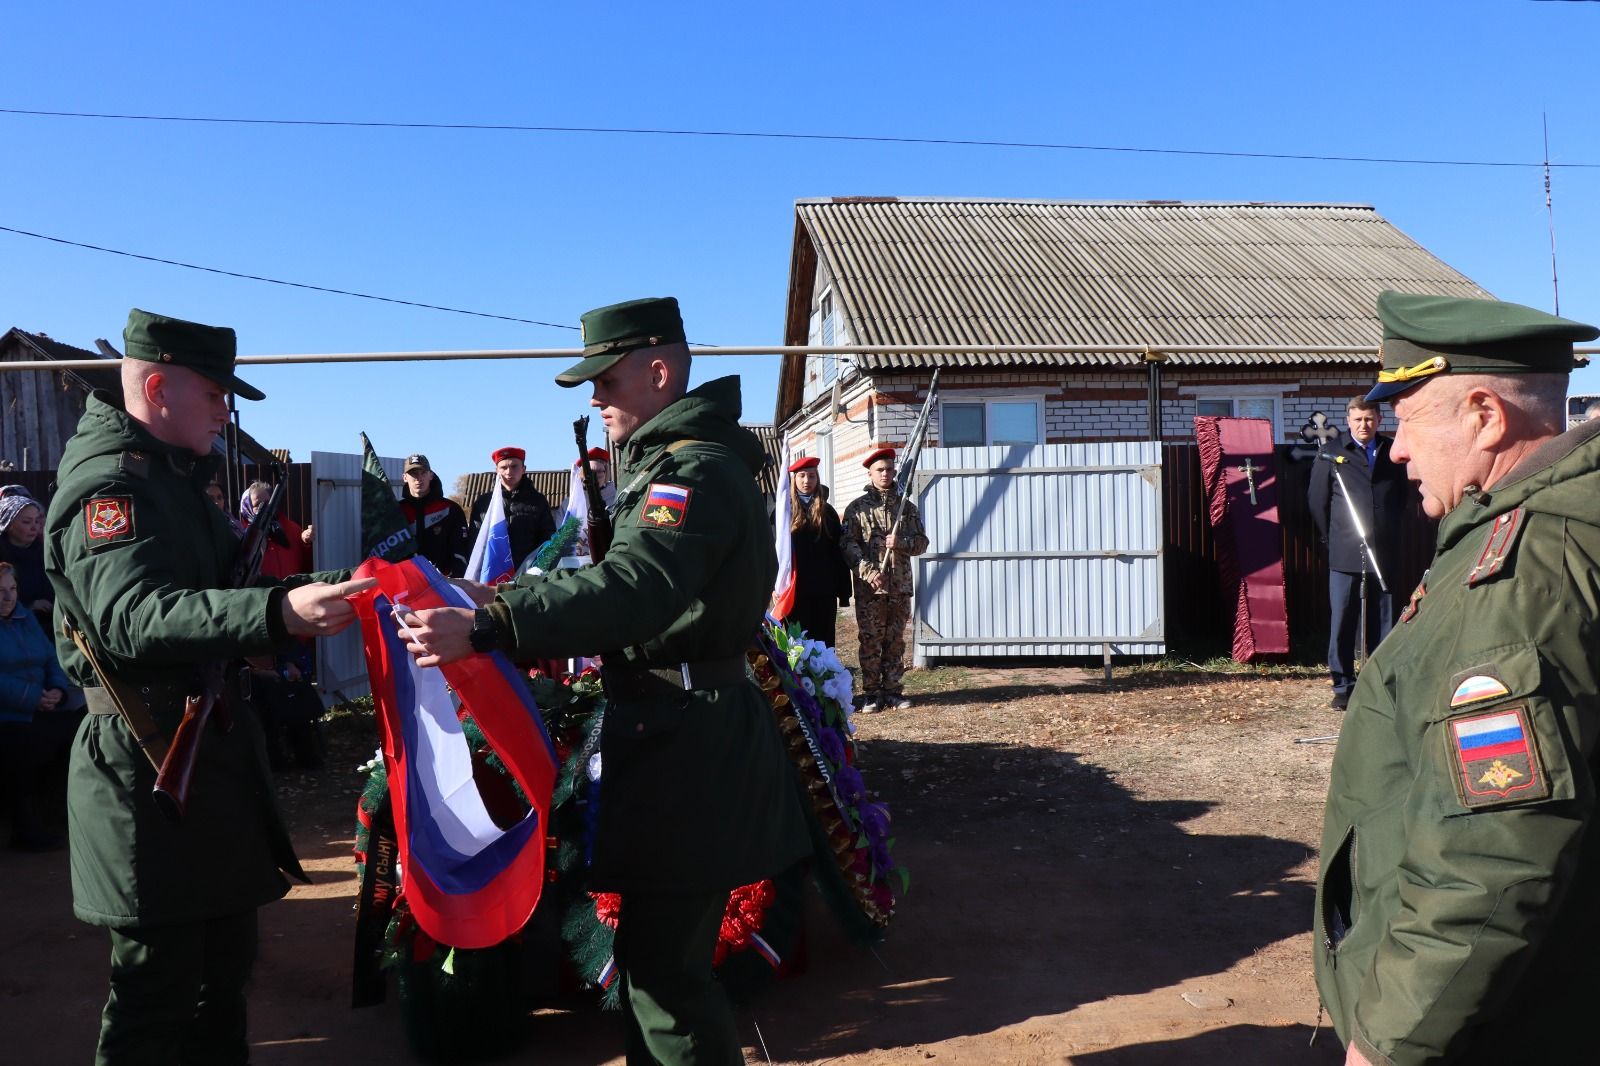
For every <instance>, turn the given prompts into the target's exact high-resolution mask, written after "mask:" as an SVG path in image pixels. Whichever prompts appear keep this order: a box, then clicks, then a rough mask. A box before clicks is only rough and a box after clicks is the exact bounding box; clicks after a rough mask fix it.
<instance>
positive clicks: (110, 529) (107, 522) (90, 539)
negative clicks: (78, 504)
mask: <svg viewBox="0 0 1600 1066" xmlns="http://www.w3.org/2000/svg"><path fill="white" fill-rule="evenodd" d="M83 535H84V539H85V541H86V542H87V543H88V545H89V547H91V548H93V547H96V546H98V545H101V544H113V543H115V542H117V541H122V540H132V539H133V498H132V497H130V496H96V497H95V498H94V499H92V500H90V501H89V502H88V503H86V504H84V505H83Z"/></svg>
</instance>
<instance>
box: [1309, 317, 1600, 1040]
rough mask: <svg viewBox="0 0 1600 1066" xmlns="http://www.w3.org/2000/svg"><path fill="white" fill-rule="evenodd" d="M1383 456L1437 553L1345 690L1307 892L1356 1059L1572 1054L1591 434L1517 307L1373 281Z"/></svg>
mask: <svg viewBox="0 0 1600 1066" xmlns="http://www.w3.org/2000/svg"><path fill="white" fill-rule="evenodd" d="M1378 316H1379V318H1380V319H1381V321H1382V323H1383V349H1382V359H1383V369H1382V371H1381V372H1380V374H1379V378H1378V380H1379V384H1378V385H1377V387H1376V388H1374V389H1373V390H1372V391H1371V392H1370V393H1369V394H1368V398H1369V399H1372V400H1390V401H1392V402H1393V404H1394V413H1395V418H1396V419H1397V420H1398V422H1399V428H1398V430H1397V432H1396V433H1395V438H1394V445H1393V456H1394V460H1395V462H1397V463H1404V464H1406V470H1407V475H1408V476H1409V477H1410V478H1411V480H1413V481H1416V482H1419V483H1420V488H1421V492H1422V498H1423V505H1424V509H1425V510H1426V511H1427V513H1428V514H1429V515H1431V516H1432V517H1435V518H1438V519H1439V520H1440V523H1439V534H1438V544H1437V548H1436V554H1435V556H1434V559H1433V565H1432V567H1431V568H1430V569H1429V571H1428V573H1427V574H1426V575H1425V576H1424V577H1423V580H1422V583H1421V584H1420V585H1419V586H1418V587H1417V589H1416V591H1415V592H1413V593H1412V595H1411V600H1410V603H1409V604H1408V605H1407V606H1406V608H1405V610H1404V612H1403V613H1402V614H1401V616H1400V620H1399V622H1398V623H1397V624H1396V625H1395V627H1394V629H1393V631H1392V632H1391V633H1390V635H1389V637H1388V639H1386V640H1385V641H1384V642H1383V643H1382V644H1381V645H1379V647H1378V649H1377V651H1376V652H1375V653H1374V655H1373V656H1372V659H1371V662H1370V663H1369V664H1368V666H1367V669H1366V670H1365V671H1364V672H1363V673H1362V674H1361V676H1360V678H1359V680H1358V681H1357V683H1356V687H1355V690H1354V692H1353V694H1352V696H1351V700H1350V707H1349V711H1348V714H1347V715H1346V717H1345V719H1344V729H1343V733H1342V735H1341V737H1340V739H1339V747H1338V750H1337V752H1336V754H1335V755H1334V761H1333V774H1332V781H1331V783H1330V786H1329V790H1328V804H1327V810H1326V813H1325V822H1324V827H1323V836H1322V854H1321V872H1320V876H1319V881H1318V886H1317V902H1316V915H1315V921H1316V944H1315V961H1316V973H1317V987H1318V990H1319V991H1320V993H1321V997H1322V1002H1323V1005H1324V1006H1325V1007H1326V1008H1327V1010H1328V1011H1329V1013H1330V1014H1331V1015H1332V1017H1333V1022H1334V1025H1335V1027H1336V1028H1337V1030H1338V1033H1339V1036H1340V1038H1341V1039H1343V1040H1344V1041H1345V1043H1346V1044H1347V1045H1348V1051H1347V1059H1346V1061H1347V1062H1349V1063H1383V1064H1393V1066H1413V1064H1419V1063H1436V1062H1438V1063H1443V1062H1450V1063H1497V1064H1499V1063H1510V1062H1540V1063H1546V1062H1548V1063H1555V1062H1579V1061H1589V1060H1588V1053H1585V1052H1582V1051H1581V1048H1582V1047H1583V1046H1584V1044H1585V1042H1586V1041H1587V1035H1586V1034H1587V1030H1588V1020H1589V1017H1590V1015H1591V1013H1592V1011H1593V1010H1594V1005H1595V1003H1596V1001H1597V999H1596V997H1597V993H1600V979H1597V978H1596V976H1595V975H1596V973H1597V972H1600V970H1597V967H1596V959H1597V958H1600V906H1597V905H1596V900H1600V842H1595V841H1590V840H1589V839H1588V833H1589V832H1590V831H1591V830H1594V829H1595V828H1596V826H1595V821H1596V772H1597V771H1596V760H1597V758H1600V565H1597V564H1600V425H1597V424H1595V423H1587V424H1585V425H1583V426H1580V427H1579V428H1577V429H1574V430H1571V431H1570V432H1563V430H1564V429H1565V423H1566V416H1565V406H1566V403H1565V397H1566V386H1567V375H1568V372H1569V371H1570V369H1571V368H1572V365H1573V353H1572V346H1573V344H1574V342H1578V341H1586V340H1592V339H1594V338H1595V337H1596V336H1597V335H1600V330H1596V329H1595V328H1594V327H1593V326H1587V325H1584V324H1582V323H1578V322H1571V321H1568V320H1566V319H1562V318H1556V317H1554V316H1551V315H1547V314H1544V313H1543V312H1540V311H1536V310H1533V309H1532V308H1527V307H1521V306H1518V305H1515V304H1506V303H1499V302H1497V301H1492V300H1464V299H1454V298H1446V297H1440V296H1413V295H1405V294H1401V293H1395V292H1385V293H1384V294H1382V295H1381V296H1380V297H1379V298H1378Z"/></svg>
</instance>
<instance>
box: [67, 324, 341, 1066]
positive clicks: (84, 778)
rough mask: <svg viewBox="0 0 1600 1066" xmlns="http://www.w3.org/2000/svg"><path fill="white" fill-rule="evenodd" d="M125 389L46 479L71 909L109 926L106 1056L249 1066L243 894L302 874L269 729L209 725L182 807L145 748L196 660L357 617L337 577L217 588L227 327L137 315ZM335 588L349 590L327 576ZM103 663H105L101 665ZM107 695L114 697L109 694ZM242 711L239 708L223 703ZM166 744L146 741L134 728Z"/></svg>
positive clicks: (226, 570) (97, 408) (91, 409)
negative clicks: (64, 738)
mask: <svg viewBox="0 0 1600 1066" xmlns="http://www.w3.org/2000/svg"><path fill="white" fill-rule="evenodd" d="M123 339H124V342H125V345H126V351H127V357H126V358H125V359H123V361H122V365H121V375H122V396H120V397H118V396H115V395H113V394H111V393H108V392H104V391H97V392H95V393H94V394H93V395H91V396H90V397H89V400H88V402H87V404H86V406H85V410H84V414H83V418H82V419H81V420H80V421H79V423H78V429H77V433H76V434H75V435H74V436H73V437H72V439H71V440H69V441H68V442H67V446H66V449H65V452H64V453H63V455H62V458H61V464H60V468H59V470H58V473H57V477H58V479H59V485H60V487H59V489H58V490H57V492H56V495H55V498H54V500H53V501H52V502H51V504H50V510H49V515H48V517H47V519H46V537H47V538H48V539H47V542H46V547H45V560H46V568H47V570H48V572H49V575H50V580H51V582H52V583H53V584H54V586H55V590H56V595H57V600H56V604H57V617H58V618H59V619H61V620H63V621H64V622H66V623H69V624H70V625H71V626H72V627H73V628H74V629H75V630H76V631H78V633H80V634H81V638H82V640H83V642H84V647H86V648H87V649H88V650H89V651H90V652H92V653H93V655H94V662H93V663H92V664H91V662H90V660H89V658H88V657H86V654H85V652H84V651H83V650H80V647H79V645H78V644H76V643H74V641H73V640H72V639H71V638H69V637H68V636H67V635H65V633H63V632H61V631H59V630H58V632H57V634H56V650H57V652H58V653H59V657H60V659H61V664H62V666H63V667H64V668H65V670H66V673H67V675H68V676H69V677H70V678H71V679H72V681H73V683H74V684H77V685H81V686H83V688H84V695H85V697H86V699H87V701H88V706H89V716H88V718H87V719H86V720H85V722H84V723H83V725H82V726H81V727H80V729H79V730H78V734H77V738H76V740H75V742H74V746H73V751H72V756H71V766H70V769H69V771H68V774H69V776H68V786H67V789H68V796H67V801H68V828H69V837H70V845H71V866H72V908H73V912H74V913H75V914H76V915H77V916H78V917H79V918H80V919H82V920H83V921H85V922H88V923H89V924H91V925H99V926H104V927H106V928H107V929H108V930H109V931H110V934H111V993H110V997H109V998H108V999H107V1001H106V1006H105V1011H104V1013H103V1015H102V1017H101V1027H100V1042H99V1051H98V1055H97V1058H96V1060H95V1061H96V1062H97V1063H101V1064H106V1066H116V1064H119V1063H151V1062H205V1063H224V1064H227V1063H243V1062H246V1061H248V1059H249V1046H248V1044H247V1043H246V1039H245V999H244V985H245V981H246V980H247V979H248V977H249V975H250V969H251V965H252V962H253V960H254V958H255V947H256V908H257V907H259V906H260V905H261V904H263V903H267V902H270V901H271V900H274V899H277V898H279V897H280V896H282V895H283V894H284V893H285V892H286V891H287V890H288V885H287V883H286V882H285V881H284V878H283V875H282V874H281V873H279V870H280V869H281V870H284V871H287V872H289V873H291V874H293V875H294V876H297V877H299V878H301V879H302V880H303V879H305V875H304V874H303V873H302V872H301V870H300V865H299V862H298V861H297V860H296V859H295V855H294V851H293V849H292V848H291V847H290V844H289V835H288V832H287V831H286V830H285V828H284V825H283V822H282V820H281V819H280V817H279V815H278V812H277V808H276V804H275V803H274V801H273V798H272V796H273V790H272V784H271V782H270V781H269V780H267V779H266V778H265V776H264V766H265V756H264V753H263V752H262V750H261V740H260V737H261V732H260V729H259V728H258V727H257V726H256V725H255V723H253V722H249V721H244V722H238V723H237V726H236V728H234V729H232V730H230V731H228V732H223V731H221V730H207V731H206V733H205V735H204V736H203V737H202V738H201V741H200V743H201V744H202V749H201V756H200V758H199V760H198V761H197V764H196V768H195V772H194V778H193V786H192V788H191V791H190V798H189V806H188V810H187V813H186V814H185V815H184V816H183V818H182V819H181V820H179V821H174V820H171V819H169V818H168V817H167V816H166V815H164V814H163V813H161V812H160V811H159V810H158V809H157V807H156V805H155V803H154V801H153V799H152V796H151V788H152V785H153V784H154V781H155V773H156V772H155V769H154V767H153V766H152V763H151V759H153V758H155V755H154V754H153V752H154V751H155V750H157V748H158V747H164V746H165V743H166V742H167V741H168V740H170V739H171V737H172V734H173V730H174V729H175V728H176V726H177V723H178V721H179V719H180V718H181V717H182V716H183V711H184V700H185V697H186V696H188V695H189V694H191V693H193V692H196V691H199V689H198V685H197V681H198V671H199V668H200V667H201V666H202V665H203V664H204V663H206V662H207V661H211V660H216V659H231V658H234V657H242V656H248V655H268V656H270V655H271V654H272V653H274V652H276V651H279V650H282V649H285V648H287V647H288V646H289V645H290V643H291V641H292V640H293V639H294V638H296V637H315V636H327V635H331V634H334V633H337V632H339V631H340V630H342V629H343V628H344V627H345V626H347V625H349V624H350V623H351V622H352V621H354V620H355V612H354V610H353V609H352V608H351V606H350V604H348V603H347V602H345V597H346V596H347V595H349V594H351V593H353V592H357V591H360V590H361V589H362V588H365V587H367V584H368V583H364V582H349V581H343V578H344V577H345V576H346V575H343V574H326V575H314V576H311V577H305V576H302V577H299V578H295V579H292V580H290V581H287V582H284V583H282V584H274V583H270V582H264V583H262V584H259V585H258V586H256V587H252V588H240V589H234V588H229V587H228V581H229V577H230V570H231V567H232V565H233V562H234V555H235V552H236V551H237V548H238V538H237V537H236V536H235V535H234V533H233V530H232V529H231V528H230V527H229V525H228V522H227V519H226V518H225V517H224V516H223V514H222V513H221V512H220V511H218V510H217V508H216V507H214V506H213V505H212V504H211V502H210V501H209V500H208V499H207V498H206V495H205V489H206V486H207V485H208V484H209V483H210V482H211V480H212V477H213V475H214V474H215V472H216V470H217V469H218V466H219V463H220V457H219V456H217V455H216V454H214V453H213V450H212V445H213V443H214V442H215V441H216V439H217V434H218V432H219V431H220V430H221V428H222V425H223V423H224V422H225V421H226V420H227V417H228V404H227V396H228V393H230V392H232V393H235V394H236V395H239V396H242V397H245V398H246V399H254V400H259V399H262V398H263V397H262V393H261V392H260V391H259V390H258V389H255V388H252V387H251V386H250V385H248V384H246V383H245V382H243V381H241V380H239V379H238V378H237V377H235V376H234V373H233V363H234V354H235V340H234V334H233V330H231V329H225V328H220V327H216V326H205V325H200V324H199V323H195V322H185V321H182V320H180V319H175V318H168V317H166V316H164V315H155V314H151V313H149V312H147V311H140V310H137V309H135V310H133V311H132V312H130V313H129V315H128V325H127V328H126V329H125V330H124V331H123ZM326 582H342V583H326ZM102 670H103V671H105V673H104V674H102V673H101V671H102ZM113 689H114V690H115V691H114V692H113V691H112V690H113ZM229 707H230V710H231V712H232V713H233V715H234V716H235V717H236V718H244V717H246V716H248V715H249V714H250V711H249V705H248V703H246V702H244V701H240V700H236V699H235V700H231V701H230V703H229ZM135 729H137V731H138V735H139V736H140V737H141V738H145V739H147V740H150V739H153V740H154V741H156V742H157V745H156V746H152V747H150V748H149V749H148V752H149V753H147V750H146V749H145V748H142V747H141V744H140V742H139V741H138V740H136V739H135Z"/></svg>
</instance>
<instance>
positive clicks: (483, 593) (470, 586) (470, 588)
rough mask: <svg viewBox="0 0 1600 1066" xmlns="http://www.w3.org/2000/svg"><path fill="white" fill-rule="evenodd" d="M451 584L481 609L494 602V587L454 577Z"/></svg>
mask: <svg viewBox="0 0 1600 1066" xmlns="http://www.w3.org/2000/svg"><path fill="white" fill-rule="evenodd" d="M450 584H452V585H454V586H455V587H456V588H458V589H460V590H461V591H462V592H465V593H466V594H467V596H468V597H470V598H471V600H472V602H473V603H474V604H476V605H477V606H479V607H487V606H489V604H491V603H493V602H494V586H493V585H485V584H484V583H483V582H482V581H473V580H472V579H471V578H466V577H453V578H451V579H450Z"/></svg>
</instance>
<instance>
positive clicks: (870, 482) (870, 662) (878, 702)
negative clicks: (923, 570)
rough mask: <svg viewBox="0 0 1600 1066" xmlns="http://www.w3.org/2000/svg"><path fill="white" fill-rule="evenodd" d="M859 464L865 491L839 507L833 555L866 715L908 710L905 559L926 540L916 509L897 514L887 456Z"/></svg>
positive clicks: (908, 506) (889, 452)
mask: <svg viewBox="0 0 1600 1066" xmlns="http://www.w3.org/2000/svg"><path fill="white" fill-rule="evenodd" d="M861 465H862V466H864V467H866V468H867V486H866V491H865V492H863V493H862V494H861V495H860V496H858V497H856V499H855V501H854V502H852V503H851V504H850V506H849V507H846V508H845V511H844V520H843V523H842V525H843V532H842V534H841V535H840V538H839V548H840V550H841V551H842V552H843V553H844V561H845V564H846V565H847V566H849V567H850V569H851V571H852V572H853V575H854V578H855V597H856V628H857V630H858V631H859V634H860V639H861V677H860V679H859V684H860V686H861V692H862V698H863V700H864V702H863V703H862V705H861V710H862V711H863V712H865V713H867V714H872V713H874V712H875V711H880V710H886V709H888V708H890V707H894V708H897V709H901V710H903V709H905V708H907V707H910V706H911V701H910V700H908V699H907V698H906V695H905V691H904V689H903V688H902V684H903V682H902V680H901V679H902V678H903V677H904V675H905V671H906V666H905V658H906V623H907V622H909V621H910V620H911V559H912V557H913V556H917V555H921V554H922V553H923V552H925V551H927V550H928V535H927V534H926V533H924V532H923V531H922V515H921V514H920V513H919V512H918V511H917V505H916V504H914V503H912V502H911V501H910V500H906V501H905V505H904V509H902V507H901V496H900V489H899V487H898V486H897V485H895V481H894V470H895V464H894V449H893V448H878V449H876V450H875V451H873V452H872V453H871V454H870V455H868V456H867V457H866V459H864V460H862V463H861ZM896 516H898V524H897V522H896Z"/></svg>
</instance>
